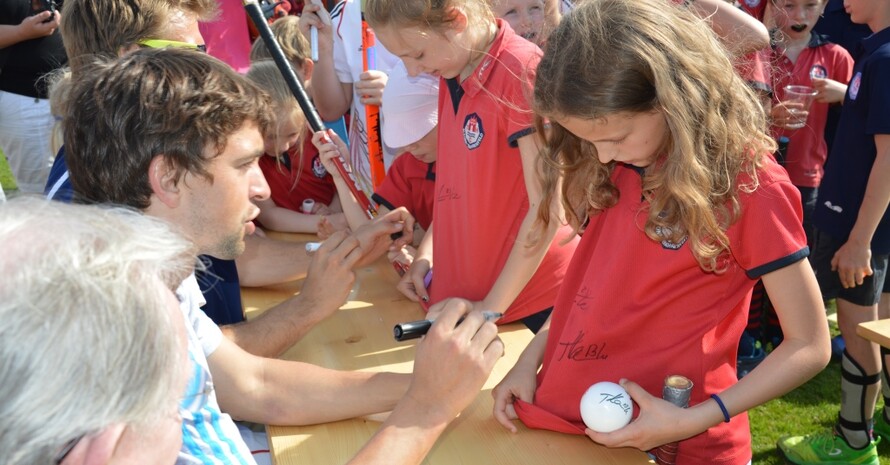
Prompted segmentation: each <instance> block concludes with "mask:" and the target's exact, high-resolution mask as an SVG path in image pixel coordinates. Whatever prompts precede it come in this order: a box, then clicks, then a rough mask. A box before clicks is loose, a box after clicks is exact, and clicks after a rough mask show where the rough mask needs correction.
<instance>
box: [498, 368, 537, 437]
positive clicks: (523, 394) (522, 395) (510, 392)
mask: <svg viewBox="0 0 890 465" xmlns="http://www.w3.org/2000/svg"><path fill="white" fill-rule="evenodd" d="M537 374H538V370H537V367H531V366H525V365H523V364H522V363H521V362H520V363H517V364H516V366H514V367H513V369H512V370H510V372H509V373H507V376H505V377H504V379H503V380H501V382H500V383H498V385H497V386H495V388H494V389H493V390H492V391H491V395H492V397H494V412H493V415H494V418H495V420H497V421H498V423H500V424H501V426H503V427H504V428H507V429H508V430H510V431H511V432H513V433H515V432H516V431H517V430H516V425H514V424H513V420H516V419H517V418H519V417H518V416H517V415H516V410H515V409H514V408H513V401H514V400H516V399H519V400H522V401H524V402H528V403H532V402H533V401H534V399H535V391H536V390H537V388H538V384H537Z"/></svg>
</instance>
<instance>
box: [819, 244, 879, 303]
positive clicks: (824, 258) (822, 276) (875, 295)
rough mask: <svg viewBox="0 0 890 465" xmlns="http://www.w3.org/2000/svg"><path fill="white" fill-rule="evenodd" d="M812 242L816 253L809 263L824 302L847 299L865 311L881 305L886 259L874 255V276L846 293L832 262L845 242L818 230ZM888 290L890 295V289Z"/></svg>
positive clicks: (872, 265)
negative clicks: (864, 308) (814, 273)
mask: <svg viewBox="0 0 890 465" xmlns="http://www.w3.org/2000/svg"><path fill="white" fill-rule="evenodd" d="M813 240H814V242H815V244H814V246H813V253H812V254H811V255H810V263H811V264H812V265H813V270H815V272H816V279H817V280H818V281H819V288H820V289H821V290H822V299H823V300H829V299H834V298H838V299H844V300H846V301H847V302H850V303H852V304H855V305H860V306H863V307H868V306H871V305H875V304H877V303H878V301H879V300H880V299H881V291H882V290H883V289H884V281H885V279H884V277H885V276H886V275H887V257H888V256H887V255H875V254H872V257H871V269H872V271H873V273H872V275H871V276H866V277H865V279H863V280H862V284H861V285H859V286H856V287H853V288H849V289H845V288H844V287H843V286H842V285H841V279H840V276H839V275H838V274H837V271H832V269H831V259H832V258H833V257H834V254H835V252H837V251H838V249H840V248H841V246H842V245H844V243H845V242H846V241H840V240H837V239H835V238H834V237H832V236H830V235H828V234H826V233H824V232H822V231H820V230H819V228H814V232H813ZM887 290H888V291H890V289H887Z"/></svg>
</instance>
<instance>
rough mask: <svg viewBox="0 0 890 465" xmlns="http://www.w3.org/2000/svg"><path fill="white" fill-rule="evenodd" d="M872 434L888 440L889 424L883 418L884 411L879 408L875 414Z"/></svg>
mask: <svg viewBox="0 0 890 465" xmlns="http://www.w3.org/2000/svg"><path fill="white" fill-rule="evenodd" d="M872 435H873V436H880V437H881V438H882V439H884V440H885V441H890V424H888V423H887V420H885V419H884V412H881V411H880V410H879V411H878V413H876V414H875V421H874V423H873V426H872Z"/></svg>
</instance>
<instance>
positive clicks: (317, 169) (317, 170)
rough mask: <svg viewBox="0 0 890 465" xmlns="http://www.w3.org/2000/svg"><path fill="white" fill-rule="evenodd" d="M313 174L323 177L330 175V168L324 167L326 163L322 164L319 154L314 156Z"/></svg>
mask: <svg viewBox="0 0 890 465" xmlns="http://www.w3.org/2000/svg"><path fill="white" fill-rule="evenodd" d="M312 174H313V175H315V177H316V178H323V177H325V176H327V175H328V170H326V169H324V165H322V164H321V158H320V157H319V156H318V155H316V156H314V157H312Z"/></svg>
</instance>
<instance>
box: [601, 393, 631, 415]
mask: <svg viewBox="0 0 890 465" xmlns="http://www.w3.org/2000/svg"><path fill="white" fill-rule="evenodd" d="M600 396H602V399H600V403H601V404H602V403H603V402H608V403H610V404H614V405H617V406H618V407H619V408H621V410H623V411H624V413H627V412H629V411H630V402H627V401H625V399H624V394H609V393H608V392H601V393H600Z"/></svg>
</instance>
